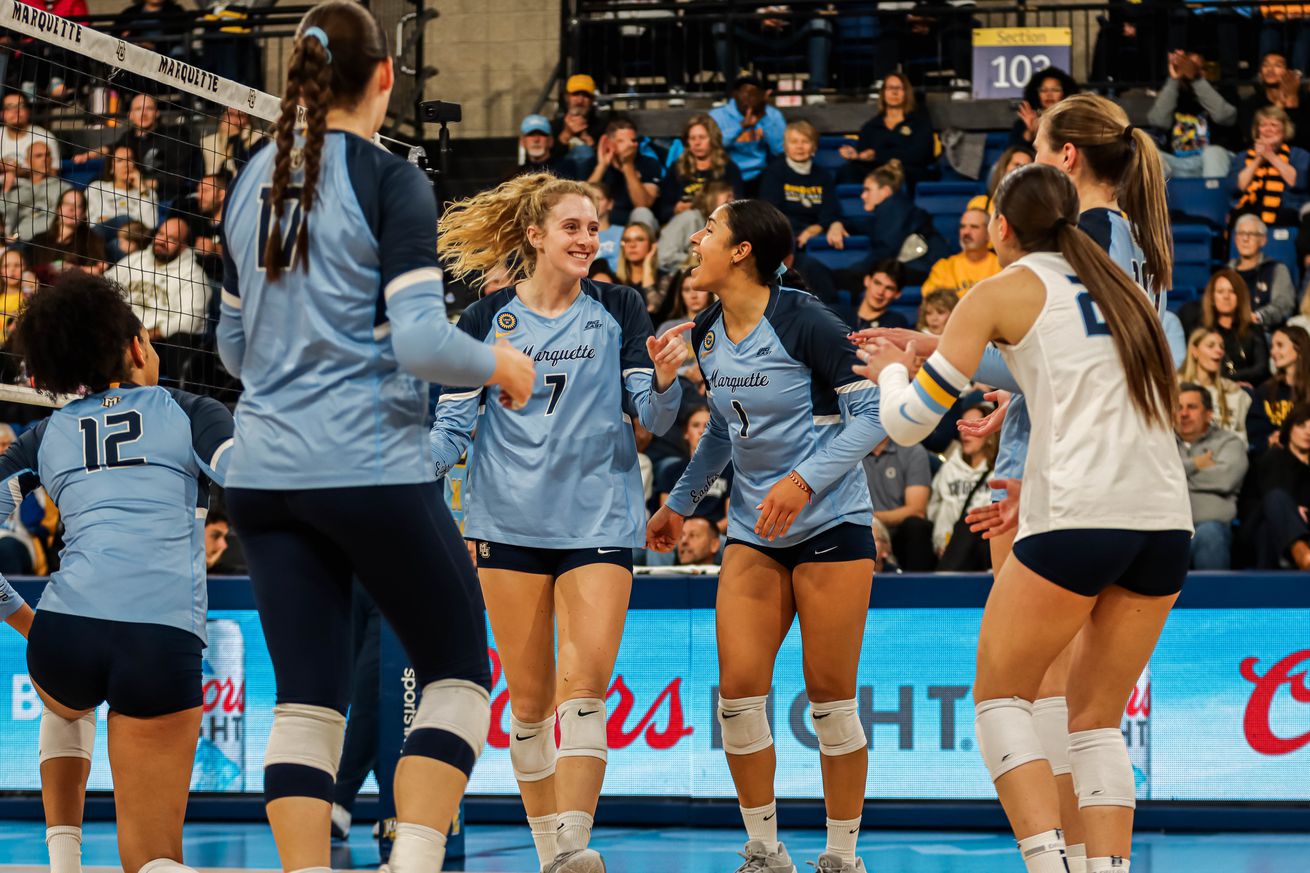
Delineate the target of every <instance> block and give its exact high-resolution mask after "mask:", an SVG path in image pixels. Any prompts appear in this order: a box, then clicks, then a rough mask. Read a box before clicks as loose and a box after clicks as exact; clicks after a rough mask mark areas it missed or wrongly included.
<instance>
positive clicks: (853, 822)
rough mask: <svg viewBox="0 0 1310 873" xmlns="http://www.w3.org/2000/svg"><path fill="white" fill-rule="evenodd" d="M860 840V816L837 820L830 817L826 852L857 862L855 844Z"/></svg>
mask: <svg viewBox="0 0 1310 873" xmlns="http://www.w3.org/2000/svg"><path fill="white" fill-rule="evenodd" d="M859 840H860V820H859V819H858V818H852V819H847V820H846V821H836V820H834V819H828V848H827V850H826V851H825V854H828V855H836V856H837V857H838V858H841V859H842V860H843V861H847V862H849V863H851V864H854V863H855V844H856V843H857V842H859Z"/></svg>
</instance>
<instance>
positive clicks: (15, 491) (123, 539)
mask: <svg viewBox="0 0 1310 873" xmlns="http://www.w3.org/2000/svg"><path fill="white" fill-rule="evenodd" d="M231 447H232V415H231V413H229V412H228V411H227V408H226V407H224V406H223V404H221V403H219V402H218V401H217V400H214V399H213V398H211V397H198V396H196V395H194V394H187V393H186V392H184V391H177V390H174V389H170V388H159V387H137V386H132V385H124V386H122V387H118V388H111V389H109V390H108V391H102V392H100V393H99V394H92V395H90V396H88V397H85V398H83V399H81V400H75V401H74V402H72V403H70V404H68V405H67V406H65V407H64V408H63V409H60V410H58V411H57V412H55V413H54V414H53V415H51V416H50V417H49V418H47V419H45V420H43V421H40V422H38V423H37V424H36V425H35V426H33V427H32V428H30V429H28V430H26V431H24V432H23V434H22V435H21V436H19V438H18V439H17V441H15V442H14V444H13V445H12V446H10V447H9V449H8V451H6V452H5V453H4V455H3V456H0V517H7V516H8V515H9V513H11V512H13V510H14V508H15V507H16V506H17V505H18V504H19V503H20V502H22V499H23V497H24V496H26V495H27V494H28V493H29V492H31V491H34V490H36V489H37V488H39V487H42V486H44V487H45V489H46V491H47V492H48V493H49V495H50V498H51V499H52V500H54V502H55V505H56V506H58V507H59V511H60V514H61V515H62V517H63V522H64V528H65V534H64V550H63V551H62V552H61V553H60V565H59V569H58V570H56V571H55V572H54V573H53V574H51V576H50V583H49V584H48V585H47V586H46V589H45V592H44V593H43V594H42V595H41V602H40V603H39V604H38V607H37V608H38V609H41V610H49V611H51V612H61V613H65V614H68V615H78V616H83V617H85V618H99V619H108V620H110V621H125V622H138V623H145V624H163V625H168V626H169V627H175V628H180V629H182V630H185V631H190V632H191V633H193V634H195V635H196V636H198V637H200V639H202V640H203V639H205V612H206V610H207V608H208V605H209V596H208V590H207V588H206V587H205V531H204V518H205V511H206V509H207V508H208V506H209V482H210V481H211V480H212V481H214V482H217V483H218V484H219V485H222V484H223V483H224V479H225V473H226V470H227V466H228V459H229V458H230V457H231V452H230V451H229V449H230V448H231Z"/></svg>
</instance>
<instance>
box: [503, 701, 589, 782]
mask: <svg viewBox="0 0 1310 873" xmlns="http://www.w3.org/2000/svg"><path fill="white" fill-rule="evenodd" d="M588 718H590V716H588ZM509 730H510V735H509V761H510V764H511V765H512V766H513V767H514V778H515V779H517V780H518V781H520V782H540V781H541V780H543V779H547V778H549V777H550V776H552V775H553V774H554V773H555V761H556V758H557V757H558V752H557V751H556V748H555V716H553V715H552V716H551V717H550V718H548V719H546V720H545V721H539V722H536V723H533V722H526V721H519V720H518V719H517V718H515V717H514V716H513V714H511V715H510V719H509Z"/></svg>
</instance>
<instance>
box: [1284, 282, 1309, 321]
mask: <svg viewBox="0 0 1310 873" xmlns="http://www.w3.org/2000/svg"><path fill="white" fill-rule="evenodd" d="M1287 323H1288V325H1289V326H1291V327H1299V328H1301V329H1302V330H1304V331H1307V332H1310V276H1306V287H1305V288H1302V289H1301V307H1300V309H1298V310H1297V314H1296V315H1293V316H1292V317H1291V318H1289V319H1288V320H1287Z"/></svg>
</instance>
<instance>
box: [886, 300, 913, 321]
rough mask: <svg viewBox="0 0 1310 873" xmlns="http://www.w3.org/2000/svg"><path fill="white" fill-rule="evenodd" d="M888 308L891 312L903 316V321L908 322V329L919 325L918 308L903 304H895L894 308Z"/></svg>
mask: <svg viewBox="0 0 1310 873" xmlns="http://www.w3.org/2000/svg"><path fill="white" fill-rule="evenodd" d="M903 299H904V298H902V300H903ZM888 308H889V309H890V310H891V311H892V312H898V313H900V314H901V315H903V316H905V320H906V321H907V322H909V324H910V327H914V326H915V325H916V324H918V323H919V307H918V306H907V305H905V304H904V303H897V304H895V305H894V306H890V307H888Z"/></svg>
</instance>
